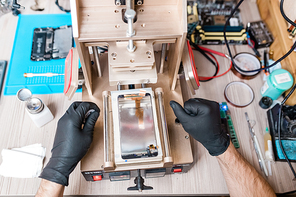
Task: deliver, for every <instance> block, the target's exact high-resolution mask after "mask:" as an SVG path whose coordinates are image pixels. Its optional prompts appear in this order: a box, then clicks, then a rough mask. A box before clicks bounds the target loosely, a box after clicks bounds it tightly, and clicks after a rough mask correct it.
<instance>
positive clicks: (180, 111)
mask: <svg viewBox="0 0 296 197" xmlns="http://www.w3.org/2000/svg"><path fill="white" fill-rule="evenodd" d="M170 105H171V107H172V108H173V110H174V113H175V115H176V116H177V118H178V120H179V121H180V123H181V124H182V126H183V128H184V130H185V131H186V132H187V133H189V134H190V135H191V136H192V137H193V138H194V139H196V140H197V141H199V142H200V143H202V145H203V146H204V147H205V148H206V149H207V150H208V151H209V153H210V154H211V155H212V156H218V155H220V154H222V153H224V152H225V151H226V149H227V148H228V146H229V143H230V139H229V136H228V135H227V134H226V132H225V131H223V130H222V129H221V118H220V107H219V104H218V103H217V102H214V101H209V100H205V99H200V98H195V99H189V100H188V101H186V102H185V104H184V108H183V107H182V106H181V105H179V103H177V102H175V101H171V102H170Z"/></svg>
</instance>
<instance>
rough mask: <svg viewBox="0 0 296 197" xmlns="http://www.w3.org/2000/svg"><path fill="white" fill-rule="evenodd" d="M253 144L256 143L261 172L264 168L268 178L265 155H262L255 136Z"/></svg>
mask: <svg viewBox="0 0 296 197" xmlns="http://www.w3.org/2000/svg"><path fill="white" fill-rule="evenodd" d="M253 142H254V146H255V150H256V154H257V157H258V160H259V165H260V167H261V170H262V168H263V171H264V174H265V175H266V176H268V171H267V167H266V164H265V162H264V159H263V155H262V152H261V149H260V146H259V143H258V139H257V137H256V135H254V137H253Z"/></svg>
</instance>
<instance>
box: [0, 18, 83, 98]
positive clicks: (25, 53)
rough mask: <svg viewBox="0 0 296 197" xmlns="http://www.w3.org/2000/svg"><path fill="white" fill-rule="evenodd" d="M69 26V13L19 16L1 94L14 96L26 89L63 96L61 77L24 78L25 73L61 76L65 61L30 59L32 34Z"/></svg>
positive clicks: (62, 80) (62, 77) (37, 92)
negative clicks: (36, 29)
mask: <svg viewBox="0 0 296 197" xmlns="http://www.w3.org/2000/svg"><path fill="white" fill-rule="evenodd" d="M71 24H72V22H71V14H40V15H19V19H18V24H17V29H16V32H15V38H14V45H13V50H12V54H11V58H10V62H9V66H8V70H7V77H6V82H5V87H4V95H16V93H17V91H18V90H19V89H21V88H28V89H30V90H31V91H32V93H33V94H52V93H63V90H64V76H63V75H61V76H54V77H32V78H25V77H24V76H23V75H24V73H47V72H52V73H64V69H65V59H56V60H49V61H32V60H31V49H32V42H33V32H34V29H35V28H39V27H53V28H57V27H60V26H63V25H71ZM78 91H80V92H81V91H82V90H81V89H80V90H78Z"/></svg>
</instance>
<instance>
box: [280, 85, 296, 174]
mask: <svg viewBox="0 0 296 197" xmlns="http://www.w3.org/2000/svg"><path fill="white" fill-rule="evenodd" d="M295 89H296V84H295V85H294V86H293V88H292V89H291V91H290V92H289V93H288V94H287V96H285V98H284V100H283V101H282V102H281V105H280V108H279V122H278V135H279V144H280V148H281V150H282V153H283V155H284V157H285V159H286V161H287V163H288V164H289V167H290V169H291V171H292V173H293V175H294V177H295V179H296V173H295V170H294V168H293V166H292V165H291V162H290V160H289V158H288V157H287V155H286V152H285V150H284V147H283V144H282V140H281V118H282V107H283V105H284V104H285V103H286V101H287V100H288V98H289V97H290V96H291V94H293V92H294V91H295Z"/></svg>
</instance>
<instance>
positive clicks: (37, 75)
mask: <svg viewBox="0 0 296 197" xmlns="http://www.w3.org/2000/svg"><path fill="white" fill-rule="evenodd" d="M59 75H65V74H60V73H24V77H53V76H59Z"/></svg>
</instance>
